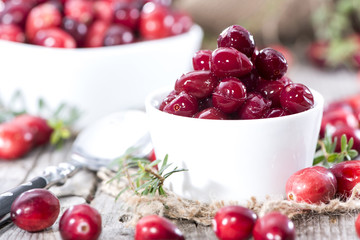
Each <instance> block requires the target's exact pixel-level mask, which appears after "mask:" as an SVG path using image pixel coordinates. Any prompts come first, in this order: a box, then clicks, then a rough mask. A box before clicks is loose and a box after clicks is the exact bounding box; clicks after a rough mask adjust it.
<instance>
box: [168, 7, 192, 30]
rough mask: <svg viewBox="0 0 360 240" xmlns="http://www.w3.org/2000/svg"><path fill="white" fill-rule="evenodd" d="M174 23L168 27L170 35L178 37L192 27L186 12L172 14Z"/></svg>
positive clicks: (190, 19)
mask: <svg viewBox="0 0 360 240" xmlns="http://www.w3.org/2000/svg"><path fill="white" fill-rule="evenodd" d="M173 16H174V23H173V24H172V26H171V27H170V33H171V35H178V34H181V33H185V32H187V31H189V30H190V28H191V27H192V25H193V21H192V18H191V16H190V15H189V14H187V13H186V12H173Z"/></svg>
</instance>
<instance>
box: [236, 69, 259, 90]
mask: <svg viewBox="0 0 360 240" xmlns="http://www.w3.org/2000/svg"><path fill="white" fill-rule="evenodd" d="M260 80H261V78H260V77H259V75H258V74H257V72H256V69H253V70H252V71H251V72H250V73H249V74H247V75H245V76H242V77H241V78H240V81H241V82H242V83H243V84H244V85H245V87H246V90H247V91H248V92H253V91H255V90H256V88H257V85H258V84H259V82H260Z"/></svg>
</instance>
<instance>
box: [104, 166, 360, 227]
mask: <svg viewBox="0 0 360 240" xmlns="http://www.w3.org/2000/svg"><path fill="white" fill-rule="evenodd" d="M97 175H98V177H99V178H100V179H101V180H102V183H101V187H100V189H101V191H103V192H105V193H107V194H110V195H111V196H114V197H116V196H117V195H118V193H119V192H121V191H122V190H123V189H124V188H125V186H126V181H123V180H120V181H117V180H114V181H110V182H109V180H110V179H112V178H113V177H114V175H115V173H114V172H112V171H110V170H108V169H106V168H102V169H100V171H98V174H97ZM166 193H167V196H166V197H164V196H158V195H155V196H139V195H136V194H134V193H133V191H131V190H128V191H125V192H123V193H122V194H121V195H120V196H119V200H120V201H121V202H122V203H124V204H125V205H126V209H127V215H128V216H129V217H130V220H129V221H128V224H129V225H135V224H136V222H137V221H138V220H139V219H140V218H142V217H143V216H147V215H151V214H157V215H160V216H165V217H168V218H173V219H186V220H191V221H195V222H196V223H198V224H202V225H205V226H208V225H211V221H212V219H213V217H214V215H215V213H216V212H217V210H218V209H220V208H221V207H223V206H227V205H237V204H239V202H237V201H228V202H225V201H214V202H212V203H203V202H199V201H193V200H188V199H184V198H181V197H179V196H177V195H176V194H175V193H173V192H171V191H169V190H166ZM358 196H360V184H358V185H356V186H355V188H354V190H353V192H352V195H351V197H350V198H349V199H348V200H347V201H346V202H344V201H340V200H339V199H333V200H331V201H330V202H329V203H327V204H325V203H322V204H318V205H316V204H307V203H296V202H293V201H288V200H284V199H279V198H278V197H271V196H267V197H266V198H265V199H264V200H259V199H257V198H255V197H252V198H251V199H250V200H248V201H247V203H245V204H241V205H244V206H245V207H247V208H249V209H251V210H253V211H254V212H256V213H257V214H258V216H263V215H264V214H266V213H268V212H272V211H278V212H281V213H283V214H285V215H287V216H288V217H290V218H293V217H296V216H298V215H299V214H304V213H309V212H312V213H319V214H321V213H334V212H349V211H352V210H356V209H360V199H359V198H358Z"/></svg>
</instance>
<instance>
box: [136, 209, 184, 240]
mask: <svg viewBox="0 0 360 240" xmlns="http://www.w3.org/2000/svg"><path fill="white" fill-rule="evenodd" d="M159 239H171V240H184V239H185V238H184V236H183V234H182V232H181V231H180V230H179V229H178V228H177V227H176V226H175V225H174V224H173V223H172V222H170V221H169V220H167V219H166V218H163V217H159V216H157V215H150V216H146V217H143V218H142V219H140V220H139V221H138V223H137V224H136V227H135V237H134V240H159Z"/></svg>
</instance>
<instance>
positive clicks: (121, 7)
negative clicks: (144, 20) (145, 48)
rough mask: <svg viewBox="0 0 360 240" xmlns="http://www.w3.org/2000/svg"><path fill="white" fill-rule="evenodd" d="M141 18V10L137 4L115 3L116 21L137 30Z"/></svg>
mask: <svg viewBox="0 0 360 240" xmlns="http://www.w3.org/2000/svg"><path fill="white" fill-rule="evenodd" d="M139 19H140V10H139V9H138V7H137V6H136V5H135V4H128V3H122V2H115V3H114V23H118V24H121V25H124V26H126V27H128V28H130V29H131V30H132V31H135V30H137V29H138V26H139Z"/></svg>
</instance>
